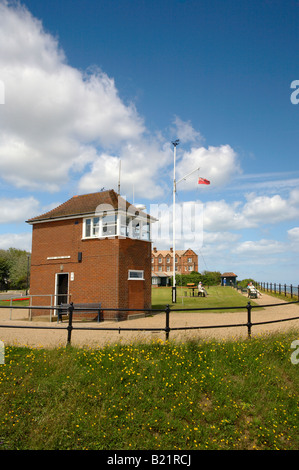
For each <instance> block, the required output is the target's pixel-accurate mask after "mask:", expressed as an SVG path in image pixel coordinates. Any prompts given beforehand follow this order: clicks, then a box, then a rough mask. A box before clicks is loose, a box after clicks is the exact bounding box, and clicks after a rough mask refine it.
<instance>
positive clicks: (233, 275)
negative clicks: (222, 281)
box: [221, 273, 238, 277]
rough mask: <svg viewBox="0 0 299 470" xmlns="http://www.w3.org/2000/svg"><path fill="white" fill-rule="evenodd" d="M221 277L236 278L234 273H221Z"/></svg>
mask: <svg viewBox="0 0 299 470" xmlns="http://www.w3.org/2000/svg"><path fill="white" fill-rule="evenodd" d="M221 277H238V276H237V274H235V273H223V274H221Z"/></svg>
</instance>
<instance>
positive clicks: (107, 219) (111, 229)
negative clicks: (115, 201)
mask: <svg viewBox="0 0 299 470" xmlns="http://www.w3.org/2000/svg"><path fill="white" fill-rule="evenodd" d="M101 224H102V231H101V232H102V236H103V237H105V236H106V237H109V236H111V235H116V233H117V230H116V227H117V217H116V214H115V213H114V214H111V215H107V214H105V215H104V216H103V217H101Z"/></svg>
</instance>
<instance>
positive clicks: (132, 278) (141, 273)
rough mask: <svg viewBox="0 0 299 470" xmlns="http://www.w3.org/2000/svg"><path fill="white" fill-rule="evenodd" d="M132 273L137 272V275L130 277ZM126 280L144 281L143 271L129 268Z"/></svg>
mask: <svg viewBox="0 0 299 470" xmlns="http://www.w3.org/2000/svg"><path fill="white" fill-rule="evenodd" d="M132 273H136V274H138V277H131V276H132ZM128 280H129V281H144V271H143V270H142V269H129V272H128Z"/></svg>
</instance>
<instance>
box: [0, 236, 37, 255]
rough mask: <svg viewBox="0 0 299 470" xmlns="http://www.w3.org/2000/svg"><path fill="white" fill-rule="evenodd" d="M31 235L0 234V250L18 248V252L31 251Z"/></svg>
mask: <svg viewBox="0 0 299 470" xmlns="http://www.w3.org/2000/svg"><path fill="white" fill-rule="evenodd" d="M31 243H32V235H31V233H4V234H0V249H2V250H8V249H9V248H18V249H19V250H26V251H31Z"/></svg>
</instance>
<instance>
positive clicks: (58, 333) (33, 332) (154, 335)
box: [0, 294, 299, 348]
mask: <svg viewBox="0 0 299 470" xmlns="http://www.w3.org/2000/svg"><path fill="white" fill-rule="evenodd" d="M255 301H256V303H258V304H259V305H268V304H281V305H283V304H285V302H284V301H283V300H279V299H276V298H274V297H271V296H269V295H266V294H263V295H262V297H261V298H259V299H257V300H255ZM290 317H299V304H293V305H285V306H282V307H280V306H275V307H267V308H265V309H259V308H256V309H252V315H251V321H252V322H253V323H254V322H263V321H270V320H279V319H284V318H290ZM246 323H247V311H246V309H244V311H243V312H228V313H189V312H184V313H181V312H172V313H171V314H170V327H171V328H176V327H187V326H193V327H195V326H201V327H203V326H207V325H226V324H227V325H232V324H239V325H240V324H246ZM18 325H22V326H25V325H26V326H31V327H41V326H43V327H53V329H38V328H36V329H24V328H15V327H16V326H18ZM5 326H14V328H7V327H6V328H5ZM73 326H74V330H73V332H72V345H74V346H82V347H91V348H93V347H101V346H104V345H105V344H108V343H109V344H115V343H118V344H119V343H131V342H133V341H142V342H144V341H152V340H157V339H161V340H163V341H164V340H165V332H164V331H161V332H155V331H152V332H151V331H146V332H144V331H121V330H120V331H119V328H121V329H122V328H164V327H165V314H164V313H161V314H158V315H155V316H152V317H146V318H139V319H134V320H128V321H125V322H119V323H118V322H108V321H107V322H103V323H100V324H98V323H94V322H92V323H91V322H78V321H74V323H73ZM66 327H67V320H64V322H63V323H62V324H61V323H60V324H57V323H56V322H52V323H51V322H50V321H49V318H47V319H44V320H43V321H42V320H39V321H37V320H35V321H30V322H29V321H28V311H27V310H26V309H24V310H17V309H13V310H12V312H10V309H1V308H0V340H2V341H3V342H4V344H5V345H8V344H10V345H13V344H14V345H21V346H30V347H46V348H51V347H58V346H65V345H66V342H67V330H66ZM79 327H80V328H82V329H80V330H77V328H79ZM88 328H90V329H88ZM94 328H101V330H102V331H98V330H95V329H94ZM105 328H115V331H106V330H105ZM289 330H294V332H295V333H296V334H297V336H298V337H299V319H297V320H292V321H287V322H281V323H273V324H267V325H258V326H253V327H252V337H255V336H257V335H261V334H267V333H271V332H277V331H289ZM246 337H247V327H246V326H240V327H225V328H213V329H196V330H189V331H186V330H185V331H184V330H183V331H170V334H169V339H170V340H179V341H184V340H186V339H189V338H195V339H196V338H197V339H212V338H215V339H217V340H225V339H232V338H235V339H238V338H246Z"/></svg>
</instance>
